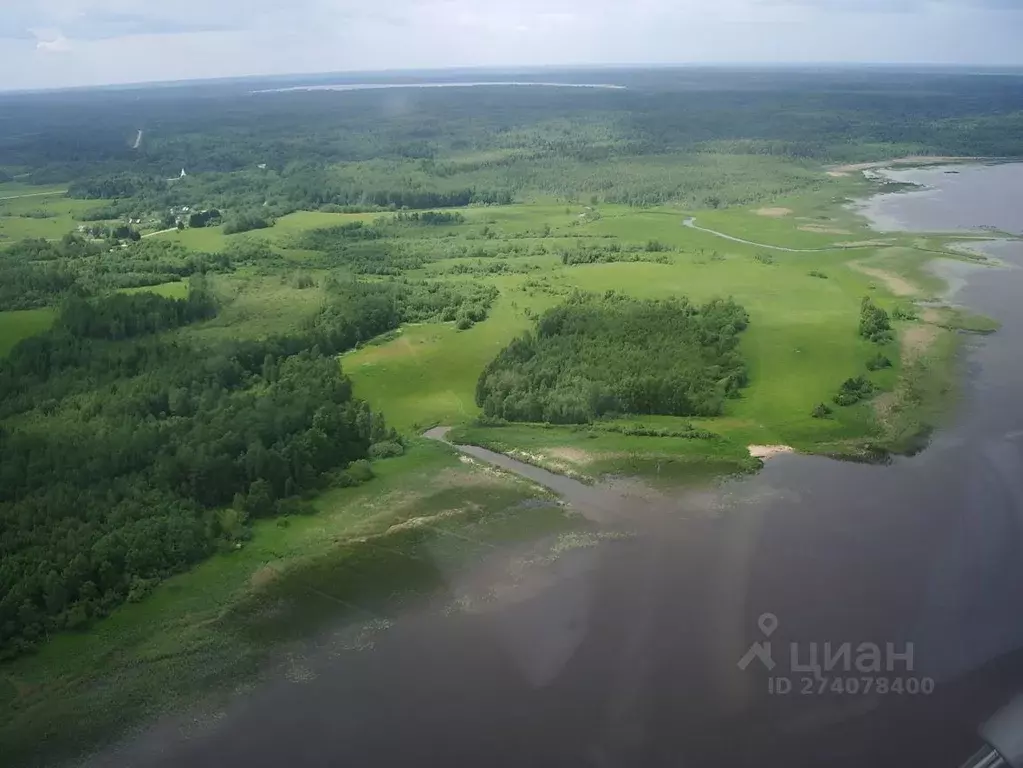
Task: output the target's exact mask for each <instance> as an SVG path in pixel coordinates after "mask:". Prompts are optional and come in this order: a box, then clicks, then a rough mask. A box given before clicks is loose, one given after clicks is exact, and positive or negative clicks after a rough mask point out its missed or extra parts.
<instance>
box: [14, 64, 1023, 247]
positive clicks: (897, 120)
mask: <svg viewBox="0 0 1023 768" xmlns="http://www.w3.org/2000/svg"><path fill="white" fill-rule="evenodd" d="M515 77H518V78H519V80H520V81H528V80H530V79H535V76H530V75H521V74H520V75H517V76H516V75H510V74H505V75H502V76H501V77H499V78H497V79H512V80H514V79H515ZM580 77H590V78H600V80H601V82H610V83H616V84H620V85H622V86H624V88H622V89H618V90H606V89H586V88H577V89H556V88H530V87H525V86H519V87H502V88H498V87H482V88H452V89H441V88H431V89H418V90H415V89H409V90H408V91H407V92H405V93H404V94H403V99H402V101H401V107H400V109H396V108H395V107H394V103H393V99H391V98H390V96H389V95H388V94H387V93H386V92H381V91H373V90H360V91H345V92H331V91H319V92H301V91H293V92H281V93H253V91H258V90H260V87H261V85H263V86H265V85H270V84H261V83H259V82H258V81H252V82H248V83H246V82H236V83H230V84H227V83H217V84H196V85H182V86H176V87H167V88H161V89H123V90H118V91H112V92H109V93H106V94H104V98H103V99H95V98H93V97H92V95H91V94H88V93H84V92H83V93H75V92H71V93H61V94H25V95H7V96H3V97H0V157H3V158H4V165H5V168H4V170H5V171H6V172H7V173H8V174H11V175H14V174H17V175H18V177H19V179H21V180H24V181H27V182H38V183H43V182H59V183H64V182H66V181H67V180H69V179H71V180H73V183H72V184H71V187H70V194H71V195H72V196H73V197H81V198H89V199H97V200H100V201H103V202H102V204H98V205H97V209H98V210H97V213H96V215H103V216H105V217H106V216H107V215H108V214H111V213H115V214H116V216H134V217H136V218H137V217H138V216H139V215H141V214H144V213H148V212H151V211H154V210H166V209H168V208H171V207H174V206H192V207H199V208H216V209H218V210H228V211H231V212H232V215H234V216H236V217H237V220H236V224H234V225H233V226H242V227H245V226H248V225H249V224H252V223H254V222H258V221H261V222H264V223H267V222H269V221H270V220H272V218H273V217H276V216H281V215H283V214H286V213H289V212H291V211H294V210H297V209H325V210H372V209H401V208H410V209H423V208H444V207H455V206H464V205H469V204H488V203H507V202H510V201H511V200H512V199H514V198H516V197H519V196H522V195H526V194H537V193H539V194H555V195H560V196H573V195H575V196H587V197H588V196H589V195H593V194H595V195H598V196H599V197H600V198H601V199H602V200H604V201H606V202H624V203H633V204H638V205H648V204H654V203H658V202H665V201H668V200H679V201H684V202H686V203H687V204H692V205H697V204H704V203H707V202H713V201H718V202H720V203H722V204H736V203H743V202H751V201H753V200H755V199H757V196H758V193H757V192H756V191H755V184H758V183H759V184H765V183H768V182H770V183H771V184H772V185H773V187H772V190H771V191H772V192H774V193H775V194H778V193H784V192H785V191H790V190H792V189H796V188H800V187H803V186H806V185H807V184H809V183H811V179H810V175H809V174H807V175H805V176H804V175H802V174H800V173H799V172H798V169H796V168H792V167H789V168H788V169H787V170H786V171H785V172H784V173H783V174H782V175H781V176H780V177H778V176H776V174H778V173H780V172H781V170H780V168H779V166H778V165H776V164H774V165H773V164H770V163H766V164H765V163H764V162H763V161H764V160H767V159H770V158H785V159H788V160H814V161H835V162H837V161H852V160H864V159H868V160H874V159H877V158H878V157H890V156H896V155H900V154H914V153H920V154H939V155H974V156H995V157H997V156H1020V155H1023V138H1021V137H1023V85H1021V82H1020V78H1018V77H1014V76H1011V75H998V74H983V75H974V74H968V73H939V72H930V73H928V72H912V71H900V70H891V71H872V72H867V71H859V72H857V71H846V72H826V73H813V72H802V71H789V72H774V73H771V75H770V76H764V75H763V74H762V73H754V72H744V71H742V70H723V69H703V70H701V69H680V70H672V69H663V70H651V71H641V70H617V71H616V70H607V71H597V72H588V73H585V75H584V74H582V73H580V72H550V73H547V74H545V76H544V78H545V79H547V78H551V79H556V80H561V81H565V82H578V81H579V79H580ZM341 80H344V78H341ZM382 80H383V81H384V82H386V78H383V79H382ZM275 84H277V83H275ZM278 85H279V84H278ZM139 128H142V129H144V136H145V138H144V140H143V141H142V143H141V144H140V146H139V147H138V148H135V146H134V141H133V138H134V137H135V135H136V132H137V130H138V129H139ZM718 155H731V156H744V157H748V158H750V161H749V162H748V163H747V164H746V166H745V167H744V168H743V169H741V170H739V171H738V172H728V171H726V169H724V168H722V167H721V166H720V165H719V164H717V163H716V162H715V161H714V157H715V156H718ZM683 158H684V159H683ZM768 168H769V169H770V171H771V173H767V172H766V170H767V169H768ZM182 169H186V170H187V175H186V176H185V177H184V178H180V177H179V174H180V171H181V170H182ZM723 173H725V174H727V175H728V178H727V179H722V178H720V177H721V176H722V174H723ZM722 182H727V183H722ZM116 216H115V217H116ZM238 231H241V229H239V230H238Z"/></svg>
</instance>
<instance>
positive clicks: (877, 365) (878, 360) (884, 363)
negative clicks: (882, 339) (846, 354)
mask: <svg viewBox="0 0 1023 768" xmlns="http://www.w3.org/2000/svg"><path fill="white" fill-rule="evenodd" d="M891 367H892V361H891V360H890V359H888V357H887V356H885V355H882V354H881V353H880V352H878V353H877V354H876V355H874V356H873V357H872V358H870V359H869V360H867V370H868V371H880V370H882V369H884V368H891Z"/></svg>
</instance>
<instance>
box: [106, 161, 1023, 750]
mask: <svg viewBox="0 0 1023 768" xmlns="http://www.w3.org/2000/svg"><path fill="white" fill-rule="evenodd" d="M947 178H956V176H949V177H947ZM1018 213H1019V214H1020V215H1023V211H1018ZM975 215H976V218H975V222H979V223H986V218H985V212H984V211H983V210H977V211H975ZM1019 223H1020V224H1021V225H1023V221H1021V222H1019ZM912 224H913V222H911V221H906V222H904V225H905V226H906V227H910V226H911V225H912ZM994 248H996V249H997V250H998V255H999V256H1000V257H1001V258H1002V259H1003V260H1004V261H1005V262H1006V263H1007V264H1008V265H1009V267H1010V268H1006V269H1000V270H995V269H983V270H971V271H970V272H969V273H968V274H967V273H963V274H958V273H957V275H956V277H958V278H961V280H959V282H958V283H957V285H958V292H957V294H956V296H955V300H957V301H960V302H963V303H965V304H967V305H969V306H971V307H973V308H975V309H977V310H978V311H981V312H984V313H987V314H990V315H993V316H994V317H996V318H997V319H999V320H1000V321H1001V322H1002V323H1003V330H1002V331H1001V332H1000V333H998V334H996V335H994V336H991V337H987V338H970V339H969V341H968V342H967V346H968V351H967V363H968V367H969V376H968V383H967V386H966V390H965V393H964V397H963V402H962V404H961V407H960V409H959V411H958V413H957V414H956V416H955V418H954V419H953V420H952V422H951V424H950V425H949V426H948V427H946V428H945V429H943V430H941V431H940V432H939V433H938V435H937V436H936V439H935V441H934V443H933V445H932V446H931V447H930V448H929V449H928V450H927V451H925V452H924V453H923V454H921V455H920V456H917V457H915V458H912V459H898V460H896V461H894V462H893V463H892V464H891V465H889V466H867V465H857V464H848V463H839V462H834V461H830V460H827V459H822V458H815V457H801V456H782V457H779V458H777V459H774V460H772V461H770V462H769V463H768V465H767V466H766V467H765V469H764V470H763V471H762V472H761V473H760V474H759V475H757V476H756V477H753V478H749V479H745V480H741V481H735V482H730V483H728V484H726V485H725V486H724V487H723V488H721V489H720V490H719V491H717V492H716V493H714V494H712V495H710V496H709V497H708V495H707V494H691V495H690V496H685V495H682V496H679V497H677V498H674V499H670V500H658V499H657V498H651V497H644V498H636V497H633V496H630V495H629V494H628V493H627V492H624V493H622V492H613V493H602V492H601V491H600V490H599V489H596V488H593V487H589V486H583V485H580V484H578V483H573V481H569V480H567V479H566V478H562V477H560V476H556V475H552V476H549V477H548V476H547V475H548V474H549V473H543V471H542V470H538V469H536V468H534V467H525V466H521V467H514V468H515V469H516V470H517V471H520V472H522V474H524V475H527V476H529V477H531V478H532V479H534V480H537V481H539V482H544V483H545V484H553V485H554V487H556V488H558V490H559V491H561V492H562V493H564V494H565V495H566V496H567V497H568V498H570V499H571V500H572V501H573V502H574V503H576V504H578V505H580V506H585V507H587V508H588V509H589V510H590V512H591V513H592V516H593V517H594V518H595V519H598V520H600V521H601V522H602V524H604V525H605V526H606V527H607V529H608V530H620V529H622V528H623V527H625V528H628V529H629V530H631V531H633V532H634V534H635V535H634V536H632V537H631V538H628V539H624V540H612V541H609V542H605V543H604V544H602V545H600V546H598V547H587V548H581V549H578V550H574V551H571V552H569V553H567V554H566V555H565V556H564V557H561V558H558V559H555V560H552V561H549V562H545V563H544V564H540V565H537V566H536V577H535V578H534V579H531V580H530V588H529V589H527V590H519V591H517V592H516V591H514V590H513V591H511V592H509V594H508V597H507V599H505V600H499V601H493V602H491V603H489V604H487V606H486V607H485V609H473V608H472V607H471V606H470V608H469V609H466V610H453V611H438V610H437V609H436V606H433V605H431V606H423V607H422V608H420V609H417V610H412V611H409V612H408V613H407V614H406V615H403V616H401V617H399V618H398V619H397V620H396V621H394V622H393V624H391V625H389V626H388V627H387V628H386V629H382V630H381V631H378V632H374V633H373V638H372V646H373V647H372V648H368V647H367V645H368V644H366V643H364V644H362V645H361V646H359V647H362V648H363V649H364V650H352V651H351V652H350V653H347V654H342V655H340V656H337V655H331V656H323V657H322V658H321V657H319V656H316V655H315V654H313V655H310V656H309V657H308V658H304V659H303V661H302V669H303V674H301V675H292V676H290V677H288V676H286V677H285V679H280V680H278V681H276V682H272V683H268V684H266V685H264V686H261V687H260V688H258V689H257V690H254V691H251V692H249V693H248V694H246V695H244V696H239V697H238V698H237V700H236V701H235V702H234V703H233V704H232V705H231V706H230V707H229V708H228V709H227V711H225V712H223V713H219V714H218V715H217V716H216V717H212V718H208V719H207V720H206V721H205V724H204V726H203V727H202V728H198V729H187V730H182V729H181V728H180V722H178V721H176V722H175V723H172V724H165V725H163V726H158V727H156V728H154V729H152V730H150V731H149V732H147V733H146V734H143V735H142V736H141V737H139V738H137V739H134V740H132V741H131V742H129V743H127V744H126V745H124V746H123V747H122V748H120V749H118V750H114V751H108V752H106V753H104V755H102V756H100V758H98V759H97V760H96V761H95V762H94V764H95V765H126V764H130V765H138V766H176V765H188V766H196V767H198V766H224V765H230V766H234V765H237V766H246V768H256V767H258V766H275V767H276V766H279V765H282V764H284V765H289V766H292V767H293V768H304V767H305V766H324V765H431V766H432V765H438V766H441V765H443V766H451V765H487V766H500V765H508V766H523V765H530V766H547V765H549V766H559V767H563V766H601V767H602V766H618V765H621V766H644V765H657V766H660V765H664V766H683V765H692V766H701V767H702V766H708V765H716V766H722V765H723V766H764V765H768V766H774V765H779V766H780V765H785V766H787V767H788V766H802V765H806V766H811V765H813V766H819V765H829V766H836V765H838V766H845V765H848V766H853V765H856V766H863V765H866V764H869V765H872V766H875V767H876V766H885V765H895V764H899V765H906V764H909V765H921V764H924V763H925V762H926V763H929V764H933V765H957V764H958V762H959V760H960V759H961V758H964V757H966V756H967V755H968V754H969V753H970V752H971V751H972V749H973V747H974V742H973V740H972V731H973V728H974V727H975V725H976V724H977V723H978V722H979V721H980V720H981V719H983V717H984V716H985V714H986V713H987V712H988V711H990V710H992V709H994V708H996V707H997V706H998V705H999V704H1000V703H1001V701H1002V699H1003V698H1004V697H1005V696H1007V695H1009V693H1011V692H1014V691H1016V690H1017V689H1023V656H1020V655H1019V654H1018V653H1017V651H1018V649H1020V648H1021V647H1023V611H1021V610H1020V605H1021V602H1023V405H1021V395H1020V393H1021V392H1023V302H1021V301H1020V297H1021V296H1023V269H1020V267H1023V248H1021V247H1020V246H1019V245H1018V244H1015V245H998V246H994ZM475 450H476V451H477V453H475V454H474V455H477V456H478V457H479V458H484V459H488V460H495V461H497V462H498V463H501V464H503V465H505V466H508V467H511V466H512V465H511V464H508V462H510V461H511V460H509V459H507V458H506V457H500V458H499V459H495V458H494V457H493V456H488V455H486V454H484V453H479V452H478V451H480V450H481V449H475ZM538 473H542V474H538ZM483 568H484V570H485V569H486V566H483ZM498 572H499V570H498ZM475 576H478V573H477V574H475ZM475 576H456V575H453V576H452V583H451V585H450V593H451V596H452V599H453V601H454V602H453V604H455V605H458V604H459V599H460V596H464V595H465V594H466V583H465V582H464V581H463V579H466V578H474V577H475ZM497 578H499V577H497ZM766 614H770V615H771V616H772V617H773V619H774V621H776V624H777V626H775V625H774V621H768V623H766V624H765V615H766ZM765 628H766V629H768V630H772V631H770V634H769V637H768V635H767V634H765V631H764V630H765ZM766 640H769V641H770V643H771V646H772V655H771V657H770V658H771V661H772V662H773V663H774V664H775V667H774V668H773V669H771V670H768V669H767V668H766V666H764V664H762V663H761V661H760V660H758V659H755V658H754V659H753V660H752V663H751V664H750V665H749V666H748V667H747V668H746V669H745V670H743V669H740V667H739V666H738V662H739V661H740V659H741V658H742V657H743V655H744V654H745V653H746V652H747V650H749V649H750V648H751V644H753V643H755V642H762V641H766ZM826 642H829V643H831V644H832V651H834V649H837V648H840V647H841V645H842V644H843V643H850V644H852V647H854V648H855V647H856V646H858V645H859V644H860V643H871V644H876V645H877V646H878V647H879V648H881V649H885V651H886V650H887V649H886V644H888V643H891V644H893V647H894V649H895V650H896V651H897V652H900V651H904V650H905V649H906V644H907V643H912V644H913V669H912V670H907V669H906V663H905V660H902V661H898V660H896V662H897V663H896V665H895V668H894V669H893V670H892V671H887V670H884V671H882V672H881V673H876V672H870V673H869V674H867V675H864V674H861V673H860V672H859V670H855V669H854V670H852V671H851V673H850V672H847V671H845V670H844V669H843V668H842V666H841V665H839V668H838V669H837V670H832V671H831V672H828V673H825V674H826V676H827V677H828V678H830V679H834V678H841V679H843V680H845V681H848V679H849V678H854V677H855V678H863V677H869V678H871V680H873V681H874V687H873V688H872V690H870V691H869V692H865V691H864V690H863V688H864V687H865V684H861V685H860V687H859V688H858V689H857V691H856V692H855V693H852V692H850V691H849V690H846V689H843V691H842V692H836V691H833V690H829V691H827V692H823V693H821V692H820V691H819V690H818V688H817V679H816V678H814V677H813V676H812V675H811V674H810V673H806V672H801V671H799V670H798V669H793V665H792V663H791V661H792V659H791V653H790V650H791V648H790V645H791V644H792V643H795V644H796V647H797V661H799V662H800V663H805V662H806V661H807V660H808V658H809V655H810V653H811V652H812V651H811V649H812V648H815V649H816V652H817V653H818V654H820V656H821V657H823V654H824V643H826ZM820 660H821V661H823V658H821V659H820ZM772 678H773V679H774V680H775V684H774V688H773V689H772V687H771V686H772V683H771V682H770V680H771V679H772ZM779 678H784V679H788V680H789V681H790V683H791V684H792V685H793V690H792V691H791V692H788V693H779V692H778V687H777V683H776V681H777V679H779ZM880 678H886V679H890V680H892V681H893V680H894V679H896V678H898V679H902V680H903V685H902V686H901V687H902V689H903V692H902V693H895V692H893V691H888V692H885V693H878V687H879V684H878V683H877V681H878V680H879V679H880ZM807 679H810V681H811V683H813V684H812V685H811V686H810V689H809V690H807V689H806V686H805V682H806V680H807ZM910 679H913V680H916V681H917V684H918V685H920V684H921V682H920V681H926V680H933V681H934V686H935V688H934V690H933V692H931V693H930V694H929V695H923V694H922V693H909V692H907V683H908V681H909V680H910ZM843 685H844V684H843ZM909 687H910V688H911V687H912V685H911V684H910V685H909Z"/></svg>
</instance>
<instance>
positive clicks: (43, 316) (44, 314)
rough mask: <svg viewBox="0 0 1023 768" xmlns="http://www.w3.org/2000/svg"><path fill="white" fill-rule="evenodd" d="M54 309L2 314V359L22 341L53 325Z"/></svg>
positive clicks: (0, 315) (0, 331)
mask: <svg viewBox="0 0 1023 768" xmlns="http://www.w3.org/2000/svg"><path fill="white" fill-rule="evenodd" d="M53 318H54V312H53V310H52V309H48V308H43V309H18V310H10V311H7V312H0V357H3V356H4V355H6V354H7V353H8V352H9V351H10V350H11V347H13V346H14V345H15V344H17V343H18V342H19V341H21V340H22V339H25V338H28V337H29V336H34V335H35V334H37V333H40V332H41V331H45V330H46V329H47V328H49V327H50V325H52V324H53Z"/></svg>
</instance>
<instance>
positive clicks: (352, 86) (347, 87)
mask: <svg viewBox="0 0 1023 768" xmlns="http://www.w3.org/2000/svg"><path fill="white" fill-rule="evenodd" d="M484 86H486V87H493V86H539V87H543V88H603V89H610V90H615V91H623V90H625V86H624V85H612V84H611V83H545V82H534V81H521V82H520V81H515V82H512V81H508V80H495V81H489V82H485V81H481V82H446V83H335V84H324V85H293V86H288V87H286V88H267V89H265V90H261V91H253V93H288V92H291V91H373V90H387V89H392V88H479V87H484Z"/></svg>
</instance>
